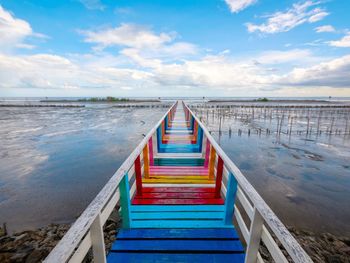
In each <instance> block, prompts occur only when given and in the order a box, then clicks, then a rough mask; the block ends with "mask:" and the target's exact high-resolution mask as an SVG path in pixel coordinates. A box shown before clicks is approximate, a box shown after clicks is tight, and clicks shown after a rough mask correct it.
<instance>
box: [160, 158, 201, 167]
mask: <svg viewBox="0 0 350 263" xmlns="http://www.w3.org/2000/svg"><path fill="white" fill-rule="evenodd" d="M154 165H156V166H203V165H204V159H202V158H201V159H199V158H182V159H175V158H155V159H154Z"/></svg>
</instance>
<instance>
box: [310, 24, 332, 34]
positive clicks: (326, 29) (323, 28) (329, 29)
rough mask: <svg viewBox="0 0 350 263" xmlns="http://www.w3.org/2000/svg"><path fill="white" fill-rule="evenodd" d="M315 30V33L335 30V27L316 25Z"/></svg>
mask: <svg viewBox="0 0 350 263" xmlns="http://www.w3.org/2000/svg"><path fill="white" fill-rule="evenodd" d="M315 31H316V32H317V33H324V32H335V28H334V27H333V26H331V25H325V26H319V27H316V28H315Z"/></svg>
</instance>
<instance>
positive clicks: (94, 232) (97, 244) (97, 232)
mask: <svg viewBox="0 0 350 263" xmlns="http://www.w3.org/2000/svg"><path fill="white" fill-rule="evenodd" d="M90 235H91V246H92V253H93V259H94V262H96V263H106V262H107V261H106V248H105V241H104V236H103V228H102V222H101V216H100V215H98V216H97V217H96V219H95V221H94V222H93V223H92V224H91V228H90Z"/></svg>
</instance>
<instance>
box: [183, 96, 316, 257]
mask: <svg viewBox="0 0 350 263" xmlns="http://www.w3.org/2000/svg"><path fill="white" fill-rule="evenodd" d="M184 105H185V107H186V108H187V109H188V110H189V112H190V114H191V115H192V116H193V118H194V119H195V120H196V121H197V123H198V124H199V125H200V127H201V128H202V129H203V132H204V135H205V136H206V137H207V139H208V140H209V142H210V144H211V145H212V147H214V149H215V150H216V153H217V155H218V156H220V157H221V159H222V160H223V161H224V164H225V166H226V167H227V169H228V170H229V171H230V172H231V173H232V174H233V176H234V177H235V179H236V180H237V182H238V185H239V187H240V189H242V191H243V192H244V193H245V194H246V195H247V196H248V197H249V199H250V200H251V201H252V203H253V205H254V208H255V209H256V210H257V212H258V213H259V214H260V215H261V216H262V218H263V220H264V222H265V223H266V224H267V225H268V226H269V227H270V229H271V230H272V232H273V233H274V234H275V235H276V237H277V238H278V240H279V241H280V242H281V243H282V245H283V246H284V248H285V249H286V250H287V252H288V254H289V255H290V256H291V258H292V259H293V261H294V262H298V263H299V262H300V263H302V262H303V263H304V262H306V263H308V262H310V263H311V262H313V261H312V260H311V258H310V257H309V255H308V254H307V253H306V252H305V251H304V249H303V248H302V247H301V246H300V244H299V243H298V242H297V241H296V239H295V238H294V237H293V236H292V235H291V234H290V232H289V231H288V229H287V228H286V227H285V226H284V224H283V223H282V222H281V220H280V219H279V218H278V217H277V216H276V215H275V213H274V212H273V211H272V210H271V208H270V207H269V206H268V205H267V204H266V202H265V201H264V200H263V199H262V197H261V196H260V195H259V194H258V192H257V191H256V190H255V189H254V187H253V186H252V185H251V184H250V183H249V182H248V180H247V179H246V178H245V176H244V175H243V174H242V172H241V171H240V170H239V169H238V167H237V166H236V165H235V164H234V163H233V162H232V161H231V159H230V158H229V157H228V156H227V155H226V153H225V152H224V151H223V150H222V149H221V147H220V146H219V145H218V144H217V143H216V141H215V140H214V138H213V137H212V136H211V134H210V133H209V131H208V129H207V128H206V127H205V126H204V125H203V123H202V122H201V121H200V120H199V119H198V118H197V116H196V115H195V114H194V113H193V112H192V110H191V109H190V108H189V107H188V106H187V105H186V104H185V103H184Z"/></svg>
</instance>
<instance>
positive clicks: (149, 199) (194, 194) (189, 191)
mask: <svg viewBox="0 0 350 263" xmlns="http://www.w3.org/2000/svg"><path fill="white" fill-rule="evenodd" d="M131 203H132V204H133V205H156V204H159V205H165V204H169V205H174V204H178V205H192V204H193V205H222V204H224V203H225V201H224V199H222V198H221V197H219V198H216V197H215V188H210V187H145V188H143V189H142V195H136V196H135V197H134V199H133V200H132V202H131Z"/></svg>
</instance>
